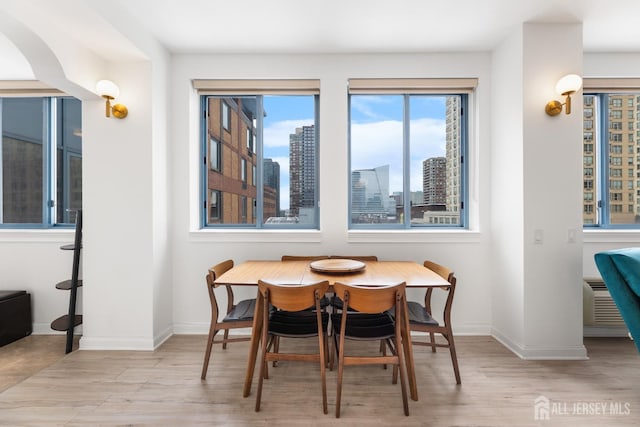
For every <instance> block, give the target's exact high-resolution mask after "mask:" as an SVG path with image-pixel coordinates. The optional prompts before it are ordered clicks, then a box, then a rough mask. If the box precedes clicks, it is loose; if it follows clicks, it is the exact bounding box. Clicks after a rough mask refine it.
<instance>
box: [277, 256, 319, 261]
mask: <svg viewBox="0 0 640 427" xmlns="http://www.w3.org/2000/svg"><path fill="white" fill-rule="evenodd" d="M327 258H329V255H282V258H280V260H281V261H315V260H317V259H327Z"/></svg>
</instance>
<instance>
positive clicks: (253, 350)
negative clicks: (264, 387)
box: [242, 291, 264, 397]
mask: <svg viewBox="0 0 640 427" xmlns="http://www.w3.org/2000/svg"><path fill="white" fill-rule="evenodd" d="M263 301H264V300H263V297H262V294H261V293H260V291H258V295H257V296H256V309H255V312H254V313H253V327H252V328H251V344H250V345H249V357H248V359H247V372H246V375H245V378H244V390H243V392H242V397H247V396H249V394H250V393H251V382H252V381H253V371H254V369H255V366H256V358H257V356H258V348H259V347H260V336H261V335H262V313H263V311H264V307H263Z"/></svg>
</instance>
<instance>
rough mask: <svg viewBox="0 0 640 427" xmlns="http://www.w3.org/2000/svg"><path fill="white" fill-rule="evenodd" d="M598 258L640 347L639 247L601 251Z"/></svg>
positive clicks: (613, 296)
mask: <svg viewBox="0 0 640 427" xmlns="http://www.w3.org/2000/svg"><path fill="white" fill-rule="evenodd" d="M595 261H596V265H597V266H598V270H600V274H601V275H602V279H603V280H604V283H605V285H607V289H609V293H610V294H611V298H612V299H613V301H614V302H615V303H616V306H617V307H618V310H620V315H621V316H622V319H623V320H624V323H625V324H626V325H627V328H629V333H630V334H631V337H632V338H633V340H634V342H635V344H636V347H637V348H638V351H640V248H626V249H616V250H610V251H604V252H599V253H597V254H596V255H595Z"/></svg>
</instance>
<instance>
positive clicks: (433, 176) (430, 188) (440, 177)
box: [422, 157, 447, 206]
mask: <svg viewBox="0 0 640 427" xmlns="http://www.w3.org/2000/svg"><path fill="white" fill-rule="evenodd" d="M446 169H447V159H446V158H445V157H430V158H428V159H426V160H424V161H423V162H422V191H423V199H424V204H425V205H426V206H436V205H445V204H446V202H447V176H446Z"/></svg>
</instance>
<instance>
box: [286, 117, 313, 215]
mask: <svg viewBox="0 0 640 427" xmlns="http://www.w3.org/2000/svg"><path fill="white" fill-rule="evenodd" d="M315 170H316V131H315V126H314V125H310V126H302V127H301V128H296V132H295V133H292V134H290V135H289V210H290V215H292V216H298V215H300V210H301V209H304V210H308V209H315V206H316V173H315ZM305 208H307V209H305Z"/></svg>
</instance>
